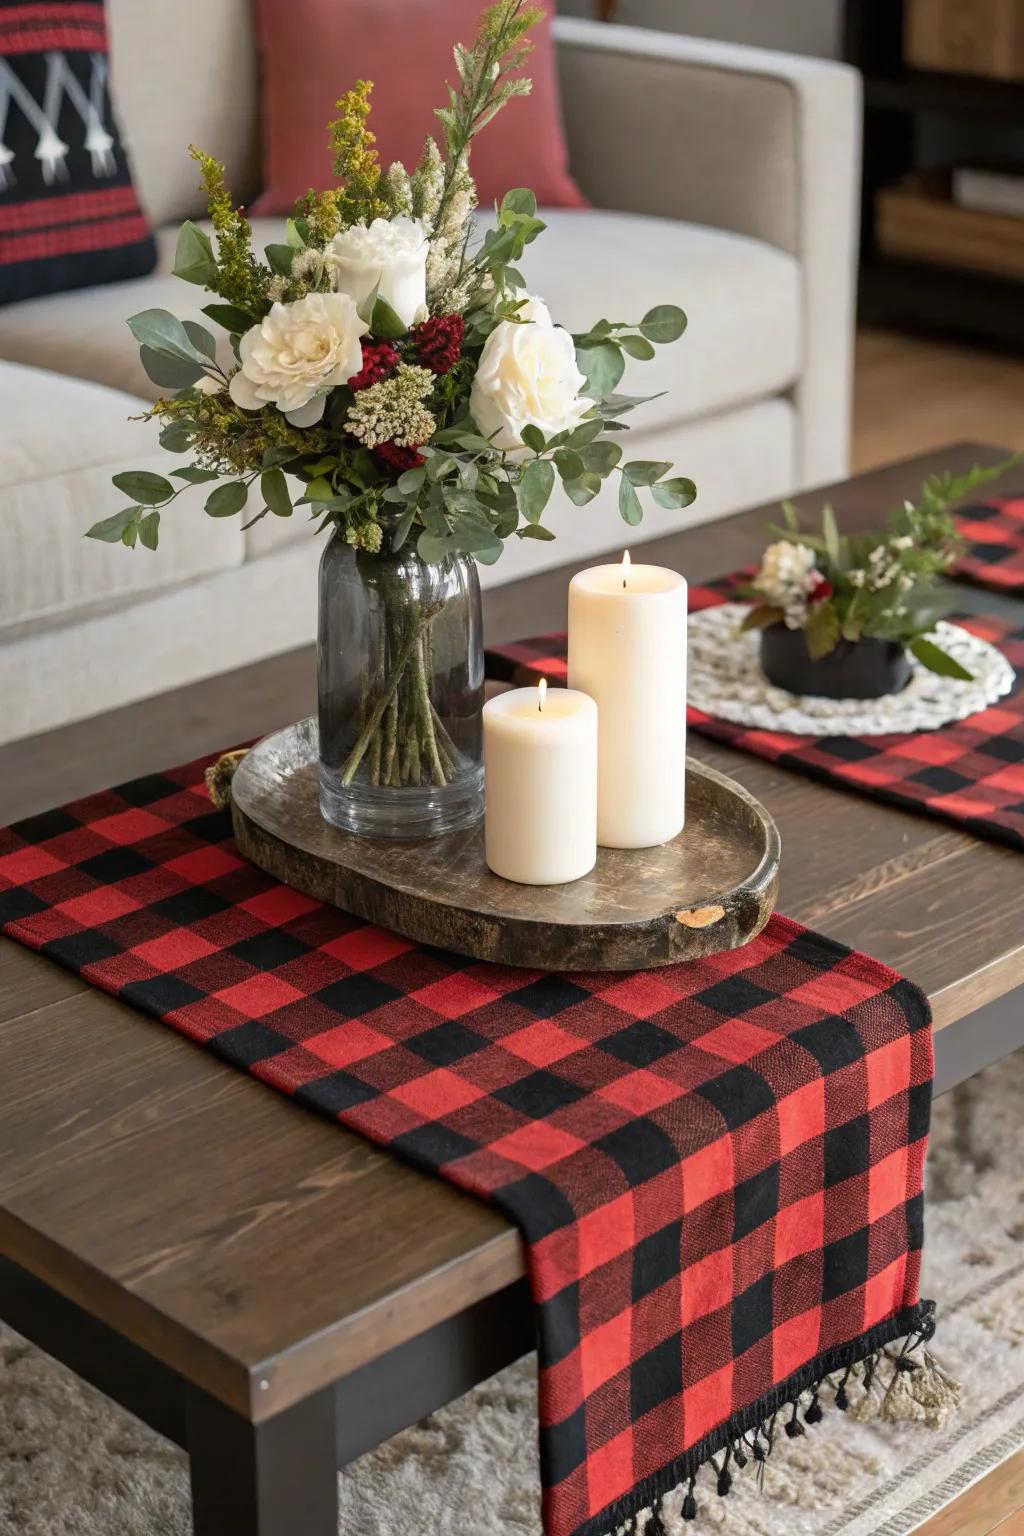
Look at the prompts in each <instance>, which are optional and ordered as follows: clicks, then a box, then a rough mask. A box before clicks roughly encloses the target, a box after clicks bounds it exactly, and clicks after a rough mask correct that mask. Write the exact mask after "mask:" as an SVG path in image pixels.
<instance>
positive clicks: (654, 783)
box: [569, 554, 686, 848]
mask: <svg viewBox="0 0 1024 1536" xmlns="http://www.w3.org/2000/svg"><path fill="white" fill-rule="evenodd" d="M569 687H570V688H578V689H580V690H582V692H583V693H587V694H589V695H590V696H591V698H593V699H595V700H596V701H597V708H598V722H599V723H598V758H597V761H598V771H597V841H598V843H599V844H600V845H601V846H602V847H604V848H653V847H655V846H656V845H657V844H660V843H667V842H670V841H671V840H672V838H674V837H676V836H678V834H679V833H680V832H681V831H682V830H683V823H684V821H685V818H686V582H685V580H684V579H683V577H682V576H680V575H679V574H678V573H677V572H676V571H670V570H666V569H665V568H664V567H662V566H658V565H639V564H637V565H632V564H631V563H630V561H629V557H628V554H627V556H626V557H625V558H624V560H623V563H622V564H621V565H598V566H594V567H593V568H592V569H590V570H587V571H581V572H580V573H579V574H578V575H577V576H574V577H573V579H572V581H571V582H570V584H569Z"/></svg>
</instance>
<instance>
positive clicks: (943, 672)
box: [910, 635, 971, 683]
mask: <svg viewBox="0 0 1024 1536" xmlns="http://www.w3.org/2000/svg"><path fill="white" fill-rule="evenodd" d="M910 650H911V652H912V654H913V655H914V656H916V657H917V659H918V661H919V662H920V663H921V665H922V666H923V667H927V668H928V670H929V672H937V673H938V675H939V676H940V677H956V678H959V680H960V681H961V682H964V683H969V682H970V681H971V673H970V672H968V670H967V668H966V667H962V666H961V665H960V663H959V662H958V661H956V660H955V659H954V658H953V657H952V656H948V655H947V654H946V652H945V651H944V650H942V649H941V647H940V646H937V645H936V644H935V642H934V641H933V640H926V639H925V638H924V636H923V635H919V636H918V638H917V639H916V640H911V642H910Z"/></svg>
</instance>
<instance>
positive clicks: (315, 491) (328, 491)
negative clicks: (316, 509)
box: [303, 475, 334, 501]
mask: <svg viewBox="0 0 1024 1536" xmlns="http://www.w3.org/2000/svg"><path fill="white" fill-rule="evenodd" d="M333 495H334V487H333V486H332V484H331V482H330V481H329V480H327V479H325V477H324V476H323V475H316V476H315V477H314V478H313V479H312V480H311V481H310V482H309V484H308V485H307V486H306V494H305V496H304V497H303V500H304V501H330V499H331V497H332V496H333Z"/></svg>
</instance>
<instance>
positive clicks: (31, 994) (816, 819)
mask: <svg viewBox="0 0 1024 1536" xmlns="http://www.w3.org/2000/svg"><path fill="white" fill-rule="evenodd" d="M998 456H1000V453H999V450H981V449H978V448H973V447H962V448H959V449H952V450H949V451H947V452H945V453H942V454H937V455H936V454H933V455H931V456H929V457H928V458H926V459H923V460H917V461H913V462H910V463H907V464H903V465H898V466H894V467H892V468H889V469H886V470H884V471H878V472H875V473H873V474H870V475H865V476H861V477H859V478H858V479H856V480H854V481H851V482H849V483H848V484H845V485H840V486H837V487H833V488H830V489H829V491H828V492H827V494H829V496H830V498H831V499H832V501H833V503H834V505H835V506H836V508H837V510H838V513H839V515H840V519H841V521H842V522H844V523H845V524H846V526H847V527H849V528H857V527H861V528H864V527H866V526H868V525H869V523H872V522H874V521H876V520H877V518H878V515H879V513H880V512H881V511H883V510H884V509H886V508H887V507H889V506H891V505H893V504H894V503H895V502H898V501H899V500H900V499H902V497H903V496H904V495H909V494H913V492H914V491H915V490H916V489H917V488H918V487H919V485H920V482H921V479H922V476H923V475H924V473H925V472H926V471H927V470H929V469H932V468H938V467H942V466H948V467H950V468H954V469H955V468H963V467H965V466H966V465H968V464H970V463H971V462H973V461H974V460H975V459H981V458H996V457H998ZM824 494H825V493H824V492H823V493H815V494H813V495H807V496H802V497H800V498H798V500H799V501H800V502H801V504H802V505H803V506H805V507H806V508H807V510H808V512H810V511H811V510H813V509H815V508H817V507H818V506H819V505H820V502H821V500H822V497H823V495H824ZM772 515H773V509H772V508H761V509H758V510H757V511H755V512H752V513H747V514H743V515H740V516H738V517H735V518H731V519H729V520H728V521H726V522H723V523H720V524H716V526H715V528H714V529H713V530H709V529H706V528H699V529H696V530H693V531H691V532H689V533H687V532H681V533H680V534H678V535H677V536H675V537H674V538H673V539H671V540H668V541H661V540H659V541H658V542H657V543H655V544H651V545H648V546H646V547H645V554H647V555H649V557H650V558H651V559H653V560H655V561H661V562H663V563H666V564H670V565H674V566H676V567H677V568H678V569H681V570H682V571H683V572H684V573H685V574H686V575H687V576H688V577H690V578H691V579H693V580H698V581H699V580H703V579H706V578H709V577H712V576H715V575H718V574H721V573H722V572H724V571H726V570H728V569H730V568H734V567H735V566H737V565H740V564H743V563H745V562H747V561H749V560H751V559H753V558H755V557H756V555H757V554H758V553H759V550H760V548H761V547H763V543H764V539H765V524H766V522H767V521H768V520H769V519H770V517H771V516H772ZM683 524H684V520H681V526H682V525H683ZM567 580H568V571H567V570H566V569H563V570H562V571H561V572H559V573H552V572H546V573H543V574H539V575H537V576H536V577H534V578H532V579H531V580H530V581H529V582H525V583H515V584H513V586H511V587H505V588H502V589H499V590H497V591H493V592H490V593H488V594H486V599H485V600H486V608H487V622H488V626H489V627H488V633H489V635H490V637H491V638H492V639H494V640H500V639H507V638H512V637H513V636H515V635H517V634H518V635H522V634H524V633H527V632H532V633H536V632H539V631H541V630H551V629H555V628H557V627H559V626H560V625H561V624H564V619H565V599H566V584H567ZM976 595H977V598H978V602H979V605H980V606H998V602H997V600H995V599H992V598H990V597H989V596H988V595H987V594H976ZM965 600H966V599H965ZM1018 611H1022V612H1024V607H1022V606H1019V609H1018ZM313 702H314V680H313V669H312V659H311V654H310V653H308V652H300V653H294V654H292V655H291V656H287V657H281V658H277V659H276V660H274V661H272V662H268V663H265V664H261V665H260V666H254V667H252V668H248V669H245V671H243V672H236V673H232V674H229V675H226V676H224V677H221V678H215V679H211V680H209V681H208V682H204V683H200V684H197V685H195V686H194V687H193V688H191V689H188V690H180V691H178V692H176V693H172V694H168V695H166V696H164V697H162V698H157V699H154V700H151V701H149V702H148V703H144V704H139V705H135V706H132V707H131V708H130V709H126V710H120V711H117V712H115V713H113V714H110V715H107V716H104V717H101V718H99V719H96V720H93V721H89V722H85V723H84V724H81V725H76V726H71V727H67V728H66V729H65V730H62V731H58V732H52V733H49V734H48V735H47V736H45V737H40V738H38V739H36V740H35V741H29V742H24V743H21V744H18V745H15V746H13V747H9V748H6V749H2V750H0V820H2V821H7V820H11V819H13V818H14V817H16V816H21V815H28V814H30V813H31V812H33V811H37V810H42V809H44V808H46V807H47V806H52V805H54V804H58V803H60V802H61V801H63V800H67V799H70V798H72V797H74V796H75V795H80V794H85V793H88V792H90V791H91V790H94V789H97V788H99V787H102V786H103V785H105V784H108V783H109V782H110V781H111V780H113V779H124V778H128V777H131V776H132V775H134V774H139V773H143V772H146V771H152V770H158V769H160V768H162V767H165V766H166V765H167V764H168V762H170V761H182V760H184V759H186V758H188V757H190V756H193V755H198V754H199V753H202V752H212V751H216V750H218V749H221V748H223V747H225V746H227V745H229V744H233V743H235V742H238V741H241V740H246V739H251V738H252V737H254V736H256V735H259V734H263V733H265V732H267V731H269V730H272V729H274V728H276V727H278V726H283V725H286V724H288V723H289V722H290V721H291V720H294V719H296V718H297V717H298V716H299V715H300V714H302V713H306V712H308V711H309V710H310V709H311V707H312V705H313ZM693 749H694V751H695V752H696V753H697V754H698V755H699V756H700V758H701V760H702V761H704V762H707V763H710V764H711V765H712V766H714V767H716V768H719V769H721V770H722V771H724V772H726V773H728V774H729V775H730V776H732V777H734V778H736V779H738V780H739V781H740V782H741V783H742V784H744V785H745V786H746V787H747V788H748V789H749V790H750V791H751V792H752V793H753V794H754V795H756V796H757V798H758V799H759V800H761V801H762V802H763V803H764V804H765V805H766V806H767V807H768V809H769V811H770V812H771V813H772V815H773V816H774V818H775V820H776V822H777V824H778V827H779V831H780V834H781V837H782V841H783V846H784V848H785V858H784V861H783V869H782V883H781V894H780V898H779V905H780V909H781V910H782V911H784V912H786V913H788V914H789V915H790V916H792V917H795V918H798V919H801V920H803V921H806V922H810V923H813V924H814V925H815V926H816V927H818V928H820V929H821V930H822V931H823V932H825V933H827V934H830V935H832V936H834V937H836V938H838V939H841V940H843V941H844V942H846V943H849V944H851V945H855V946H859V947H861V948H863V949H866V950H867V951H869V952H870V953H872V954H875V955H876V956H878V957H879V958H880V959H882V960H885V961H887V962H889V963H890V964H892V965H894V966H896V967H897V968H898V969H900V970H901V971H903V972H904V973H905V974H907V975H909V976H911V977H912V978H913V979H914V980H915V981H917V982H918V983H919V984H920V985H922V986H923V987H924V988H925V990H926V991H927V992H928V993H929V995H930V997H931V1000H932V1004H933V1008H934V1010H935V1015H936V1023H937V1025H939V1026H940V1027H946V1028H957V1027H959V1025H960V1023H961V1021H962V1020H965V1018H966V1016H967V1015H969V1014H970V1013H971V1012H972V1010H974V1009H976V1008H978V1007H980V1006H981V1005H982V1004H983V1003H985V1002H987V1001H989V1000H990V999H994V998H998V997H1002V996H1003V995H1004V994H1006V993H1007V992H1009V991H1010V990H1012V989H1013V988H1015V987H1018V986H1020V985H1022V984H1024V923H1022V922H1021V893H1022V874H1024V864H1022V862H1021V859H1020V856H1019V855H1018V854H1014V853H1012V852H1011V851H1010V850H1008V849H1002V848H998V847H996V846H995V845H993V844H988V843H984V842H982V841H981V840H979V839H977V838H973V837H971V836H970V835H968V834H967V833H965V832H961V831H958V830H956V829H954V828H952V827H946V826H944V825H943V824H942V823H940V822H936V821H932V820H929V819H927V818H925V817H923V816H918V815H914V814H911V813H909V812H904V811H899V810H894V809H890V808H886V807H883V806H880V805H878V804H876V803H874V802H872V801H870V800H868V799H866V798H864V797H863V796H860V795H857V794H853V793H848V792H845V791H842V790H839V789H834V788H830V787H827V786H825V785H821V784H816V783H812V782H811V781H810V780H807V779H805V778H802V777H800V776H798V775H796V774H793V773H789V772H787V771H786V770H784V769H782V768H780V767H778V766H775V765H771V764H767V763H764V762H760V761H758V760H756V759H754V758H750V757H745V756H743V755H741V754H740V753H738V752H735V751H731V750H728V749H726V748H724V747H718V746H716V745H713V744H711V743H707V742H696V741H694V743H693ZM965 1028H966V1029H968V1030H969V1020H968V1021H967V1024H966V1025H965ZM1022 1034H1024V1020H1022ZM0 1251H2V1252H4V1253H7V1254H9V1255H10V1256H11V1257H12V1258H14V1259H15V1260H16V1261H17V1262H19V1263H21V1264H22V1265H24V1266H25V1267H26V1268H27V1269H29V1270H31V1271H32V1272H33V1273H35V1274H37V1275H40V1276H41V1277H43V1278H44V1279H46V1280H48V1281H49V1282H50V1283H52V1284H53V1285H54V1286H55V1287H56V1288H57V1289H59V1290H60V1291H62V1292H63V1293H64V1294H65V1295H68V1296H71V1297H72V1298H73V1299H74V1300H76V1301H78V1302H79V1303H80V1304H82V1305H84V1306H85V1307H86V1308H87V1309H88V1310H90V1311H91V1312H93V1313H94V1314H95V1315H96V1316H98V1317H100V1318H101V1319H102V1320H103V1321H105V1322H107V1323H109V1324H111V1325H112V1326H114V1327H115V1328H117V1329H118V1330H119V1331H120V1332H122V1333H124V1334H125V1335H126V1336H127V1337H129V1338H130V1339H131V1340H132V1341H133V1342H135V1343H137V1344H139V1345H141V1346H142V1347H143V1348H145V1349H147V1350H149V1351H150V1353H152V1354H154V1355H155V1356H157V1358H159V1359H161V1360H163V1361H165V1362H166V1363H168V1364H170V1365H172V1366H174V1367H175V1368H176V1369H177V1370H179V1371H181V1372H183V1373H184V1374H186V1375H188V1376H189V1377H190V1378H191V1379H192V1380H194V1381H195V1382H196V1383H197V1384H198V1385H200V1386H202V1387H205V1388H207V1389H208V1390H209V1391H210V1392H212V1393H213V1394H214V1395H215V1396H217V1397H219V1398H220V1399H221V1400H222V1401H224V1402H226V1403H227V1404H229V1406H232V1407H235V1408H236V1409H237V1410H238V1411H239V1412H242V1413H245V1414H248V1415H250V1416H251V1417H253V1418H254V1419H256V1420H259V1419H262V1418H266V1417H269V1416H270V1415H271V1414H273V1413H275V1412H277V1411H278V1410H280V1409H282V1408H284V1407H287V1406H288V1405H289V1404H291V1403H294V1402H296V1401H298V1400H299V1399H300V1398H302V1397H303V1396H304V1395H305V1394H307V1393H308V1392H311V1391H314V1390H316V1388H318V1387H320V1386H323V1385H326V1384H327V1382H329V1381H331V1380H334V1379H336V1378H337V1377H338V1376H340V1375H343V1374H344V1373H346V1372H348V1371H351V1370H354V1369H355V1368H356V1367H357V1366H358V1365H359V1364H360V1363H362V1362H365V1361H366V1360H368V1359H372V1358H375V1357H376V1356H377V1355H379V1354H380V1353H382V1352H383V1351H385V1350H387V1349H389V1348H391V1347H393V1346H394V1345H396V1344H398V1343H400V1342H402V1341H403V1340H405V1339H409V1338H413V1337H416V1336H417V1335H418V1334H420V1333H421V1332H423V1331H424V1330H425V1329H426V1328H427V1327H429V1326H431V1325H432V1324H433V1323H434V1322H437V1321H440V1320H442V1319H444V1318H448V1317H454V1316H456V1315H457V1314H459V1313H460V1312H462V1311H463V1310H464V1309H465V1308H467V1307H468V1306H470V1305H471V1304H472V1303H473V1302H475V1301H477V1300H479V1299H480V1298H482V1297H485V1296H490V1295H493V1294H494V1293H496V1292H498V1291H500V1290H501V1289H502V1288H503V1287H504V1286H506V1285H509V1284H511V1283H512V1282H514V1281H515V1280H517V1279H518V1278H519V1277H520V1276H521V1275H522V1272H523V1263H522V1253H521V1248H520V1244H519V1239H518V1237H517V1235H516V1234H515V1233H514V1232H513V1231H512V1230H511V1228H509V1227H508V1225H507V1224H506V1223H505V1222H504V1221H503V1220H502V1219H501V1218H500V1217H499V1216H497V1215H496V1214H495V1213H494V1212H493V1211H491V1210H490V1209H488V1208H487V1207H486V1206H484V1205H483V1204H481V1203H480V1202H478V1201H476V1200H474V1199H472V1198H470V1197H469V1196H466V1195H462V1194H460V1193H458V1192H457V1191H455V1190H454V1189H452V1188H450V1187H449V1186H447V1185H446V1184H444V1183H442V1182H441V1181H440V1180H436V1179H431V1178H428V1177H426V1176H424V1175H421V1174H418V1173H416V1172H414V1171H413V1170H412V1169H410V1168H407V1167H405V1166H404V1165H403V1164H401V1163H400V1162H399V1161H398V1160H397V1159H396V1158H395V1157H393V1156H391V1155H390V1154H387V1153H384V1152H379V1151H376V1150H375V1149H374V1148H372V1147H371V1146H369V1145H368V1144H366V1143H365V1142H363V1141H361V1140H360V1139H359V1138H358V1137H356V1136H354V1135H351V1134H350V1133H348V1132H346V1131H344V1130H342V1129H340V1128H339V1127H336V1126H332V1125H330V1124H328V1123H327V1122H325V1121H322V1120H320V1119H319V1118H318V1117H317V1116H315V1115H313V1114H311V1113H310V1112H309V1111H308V1110H305V1109H303V1108H301V1107H299V1106H296V1105H293V1104H291V1103H289V1102H288V1101H287V1100H286V1099H284V1098H283V1097H282V1096H281V1095H279V1094H277V1093H275V1092H274V1091H273V1090H272V1089H270V1088H266V1087H264V1086H262V1085H261V1084H259V1083H257V1082H255V1081H253V1080H251V1079H249V1078H246V1077H244V1076H242V1075H241V1074H240V1073H238V1072H237V1071H235V1070H234V1069H233V1068H231V1067H228V1066H226V1065H224V1064H222V1063H220V1062H218V1061H216V1060H215V1059H213V1058H212V1057H210V1056H208V1055H206V1054H205V1053H204V1052H202V1051H201V1050H198V1049H197V1048H196V1047H195V1046H194V1045H192V1044H191V1043H189V1042H188V1041H186V1040H185V1039H183V1038H182V1037H181V1036H179V1035H177V1034H175V1033H174V1032H173V1031H172V1030H169V1029H167V1028H165V1027H164V1026H162V1025H160V1024H158V1023H155V1022H153V1021H150V1020H148V1019H146V1018H145V1017H143V1016H142V1015H140V1014H139V1013H137V1012H136V1011H135V1010H133V1009H131V1008H130V1007H128V1006H126V1005H123V1004H120V1003H117V1002H115V1001H114V1000H112V999H111V998H108V997H106V996H104V995H103V994H102V993H100V992H98V991H97V990H95V989H93V988H90V987H88V986H86V985H85V984H84V983H82V982H81V981H80V980H78V979H77V978H75V977H73V976H70V975H68V974H67V973H64V972H62V971H60V970H59V969H58V968H57V967H55V966H54V965H52V964H51V963H50V962H48V961H46V960H45V959H42V958H40V957H38V956H35V955H32V954H30V953H28V952H27V951H25V950H23V949H21V948H19V947H18V946H17V945H14V944H12V943H10V942H8V941H6V940H3V941H0ZM264 1383H265V1385H264Z"/></svg>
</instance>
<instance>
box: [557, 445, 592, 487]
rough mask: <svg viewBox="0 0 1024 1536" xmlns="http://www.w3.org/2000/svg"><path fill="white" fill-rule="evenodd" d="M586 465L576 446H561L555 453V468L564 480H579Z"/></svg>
mask: <svg viewBox="0 0 1024 1536" xmlns="http://www.w3.org/2000/svg"><path fill="white" fill-rule="evenodd" d="M584 467H585V466H584V463H583V460H582V459H581V458H580V456H579V454H578V453H577V452H576V450H575V449H574V448H559V449H558V451H557V453H556V454H555V468H556V469H557V470H558V473H559V474H560V475H561V477H562V479H563V480H578V479H579V477H580V475H582V473H583V470H584Z"/></svg>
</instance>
